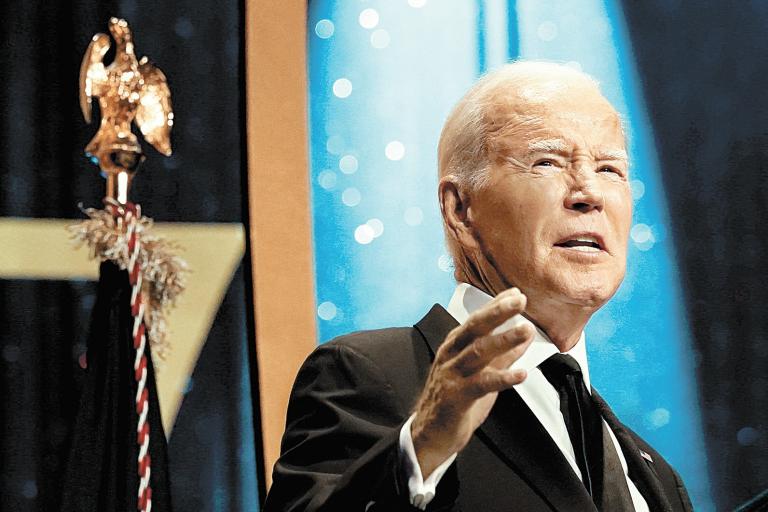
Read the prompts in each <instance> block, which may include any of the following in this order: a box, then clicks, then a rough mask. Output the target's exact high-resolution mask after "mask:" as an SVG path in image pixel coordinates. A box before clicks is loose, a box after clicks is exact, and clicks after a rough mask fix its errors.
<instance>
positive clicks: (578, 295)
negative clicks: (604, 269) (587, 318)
mask: <svg viewBox="0 0 768 512" xmlns="http://www.w3.org/2000/svg"><path fill="white" fill-rule="evenodd" d="M561 283H562V286H561V287H560V290H559V292H560V295H561V296H563V298H564V299H565V302H568V303H570V304H574V305H578V306H581V307H583V308H586V309H592V310H597V309H599V308H600V307H602V306H603V305H604V304H605V303H606V302H608V301H609V300H611V297H613V295H614V294H615V293H616V290H618V288H619V285H620V284H621V279H618V280H617V279H615V278H606V277H604V276H595V275H580V276H578V277H577V278H571V279H568V280H567V281H561Z"/></svg>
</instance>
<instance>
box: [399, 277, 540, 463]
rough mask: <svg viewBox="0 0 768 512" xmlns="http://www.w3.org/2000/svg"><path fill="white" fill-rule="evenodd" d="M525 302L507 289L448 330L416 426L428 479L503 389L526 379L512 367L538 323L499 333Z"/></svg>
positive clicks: (521, 324) (414, 433)
mask: <svg viewBox="0 0 768 512" xmlns="http://www.w3.org/2000/svg"><path fill="white" fill-rule="evenodd" d="M525 305H526V298H525V295H523V294H522V293H521V292H520V290H518V289H517V288H511V289H509V290H505V291H504V292H502V293H500V294H498V295H497V296H496V297H495V298H494V299H493V300H491V301H490V302H489V303H488V304H486V305H485V306H483V307H482V308H481V309H479V310H477V311H475V312H474V313H473V314H472V315H470V316H469V318H468V319H467V321H466V322H465V323H464V324H463V325H460V326H459V327H457V328H455V329H454V330H452V331H451V332H450V333H448V336H447V337H446V340H445V342H444V343H443V344H442V345H441V346H440V349H439V350H438V351H437V354H436V355H435V361H434V363H433V364H432V368H431V369H430V372H429V376H428V377H427V381H426V383H425V385H424V390H423V391H422V393H421V397H420V398H419V400H418V402H417V404H416V410H415V413H416V416H415V418H414V420H413V423H412V424H411V436H412V438H413V445H414V448H415V449H416V457H417V458H418V460H419V466H420V467H421V473H422V475H423V476H424V478H427V477H428V476H429V475H430V474H431V473H432V471H433V470H434V469H435V468H436V467H437V466H439V465H440V464H441V463H442V462H444V461H445V460H446V459H448V457H450V456H451V454H453V453H456V452H459V451H460V450H461V449H462V448H464V446H466V444H467V443H468V442H469V439H470V438H471V437H472V434H473V433H474V431H475V430H476V429H477V427H479V426H480V425H481V424H482V423H483V422H484V421H485V419H486V418H487V417H488V413H489V412H490V411H491V408H492V407H493V404H494V402H495V401H496V397H497V396H498V393H499V392H500V391H503V390H505V389H508V388H510V387H512V386H514V385H515V384H519V383H521V382H522V381H523V380H525V377H526V372H525V370H510V369H509V366H510V365H511V364H512V363H513V362H515V361H516V360H517V359H518V358H519V357H520V356H521V355H522V354H523V353H524V352H525V350H526V349H527V348H528V345H529V344H530V342H531V340H532V339H533V334H534V327H533V325H532V324H531V323H530V322H527V321H523V322H519V323H517V324H516V325H515V326H514V327H512V328H511V329H509V330H505V331H503V332H498V333H497V332H495V330H496V328H497V327H499V326H501V325H502V324H503V323H504V322H505V321H507V320H509V319H510V318H512V317H513V316H515V315H518V314H520V313H522V312H523V311H524V310H525Z"/></svg>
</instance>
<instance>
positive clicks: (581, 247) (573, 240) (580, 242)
mask: <svg viewBox="0 0 768 512" xmlns="http://www.w3.org/2000/svg"><path fill="white" fill-rule="evenodd" d="M555 246H557V247H565V248H568V249H572V250H575V251H580V252H600V251H603V250H605V249H604V247H603V243H602V240H600V238H599V237H597V236H594V235H573V236H570V237H568V238H567V239H565V240H563V241H561V242H557V243H556V244H555Z"/></svg>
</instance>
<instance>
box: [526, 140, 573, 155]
mask: <svg viewBox="0 0 768 512" xmlns="http://www.w3.org/2000/svg"><path fill="white" fill-rule="evenodd" d="M566 151H568V145H567V144H566V143H565V141H564V140H563V139H539V140H534V141H532V142H529V143H528V152H529V153H531V154H533V153H565V152H566Z"/></svg>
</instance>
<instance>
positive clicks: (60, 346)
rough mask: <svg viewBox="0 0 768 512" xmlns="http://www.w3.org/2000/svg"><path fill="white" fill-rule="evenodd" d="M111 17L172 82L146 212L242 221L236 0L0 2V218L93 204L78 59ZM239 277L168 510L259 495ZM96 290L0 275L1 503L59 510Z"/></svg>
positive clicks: (95, 187)
mask: <svg viewBox="0 0 768 512" xmlns="http://www.w3.org/2000/svg"><path fill="white" fill-rule="evenodd" d="M110 16H118V17H124V18H126V19H127V20H128V22H129V23H130V25H131V28H132V30H133V33H134V41H135V44H136V50H137V54H138V56H139V57H141V56H142V55H148V56H149V57H150V58H151V59H152V60H153V61H154V62H155V63H157V65H158V66H159V67H160V68H161V69H162V70H163V71H164V72H165V74H166V76H167V77H168V81H169V84H170V87H171V91H172V94H173V106H174V111H175V120H176V122H175V126H174V132H173V135H172V141H173V145H174V155H173V156H172V157H171V158H164V157H162V156H160V155H159V154H158V153H156V152H155V151H154V150H153V149H152V148H151V147H149V146H148V145H145V146H144V147H145V150H146V154H147V161H146V162H145V163H144V164H143V166H142V168H141V170H140V171H139V175H138V177H137V178H136V180H135V185H134V186H133V188H132V191H131V197H132V199H133V200H135V201H136V202H138V203H140V204H141V205H142V208H143V212H144V213H145V214H147V215H149V216H151V217H153V218H154V219H155V220H156V221H159V222H175V221H184V222H243V213H244V209H243V204H244V203H243V187H242V184H243V183H244V174H243V168H244V167H243V165H244V159H243V157H242V155H243V152H242V148H243V144H242V140H243V129H242V126H243V115H242V112H243V110H242V108H241V106H242V93H243V91H242V83H243V79H242V74H241V69H242V66H241V61H242V54H241V51H242V50H241V48H242V44H241V41H242V29H243V25H242V4H241V2H205V1H202V0H179V1H175V2H150V1H148V0H122V1H118V0H106V1H96V0H75V1H59V2H45V1H43V0H30V1H27V0H11V1H10V2H8V1H5V2H0V70H1V71H0V73H1V75H0V76H1V77H2V80H1V81H0V182H1V183H2V185H0V217H9V216H15V217H35V218H42V217H53V218H68V219H77V218H81V217H82V214H81V213H80V211H79V209H78V203H83V205H84V206H86V207H88V206H96V207H98V206H100V204H101V198H102V196H103V193H104V183H103V180H102V179H101V178H100V177H99V176H98V172H97V169H96V167H95V166H93V165H92V164H91V163H90V162H89V161H88V160H87V159H86V158H85V157H84V156H83V154H82V153H83V148H84V147H85V145H86V144H87V143H88V141H89V140H90V138H91V137H92V136H93V134H94V133H95V131H96V126H95V125H90V126H89V125H86V124H85V122H84V121H83V118H82V114H81V113H80V108H79V105H78V73H79V67H80V61H81V58H82V55H83V52H84V51H85V49H86V47H87V45H88V43H89V41H90V38H91V36H92V35H93V34H95V33H96V32H106V31H107V21H108V19H109V17H110ZM97 119H98V118H97ZM94 265H96V263H94ZM246 279H247V269H244V268H241V269H240V270H238V272H237V273H236V274H235V276H234V278H233V281H232V283H231V285H230V288H229V290H228V292H227V294H226V297H225V299H224V302H223V303H222V306H221V308H220V310H219V312H218V315H217V317H216V320H215V322H214V325H213V327H212V329H211V332H210V333H209V337H208V340H207V342H206V345H205V347H204V348H203V352H202V354H201V357H200V360H199V363H198V365H197V367H196V369H195V371H194V374H193V376H192V379H191V380H190V383H189V385H188V389H187V392H186V395H185V398H184V402H183V404H182V408H181V411H180V413H179V416H178V418H177V422H176V425H175V428H174V431H173V434H172V437H171V439H170V445H169V460H170V474H171V485H172V494H173V497H174V507H175V508H176V510H216V511H219V510H221V511H224V510H226V511H229V510H233V511H236V510H255V509H257V499H258V498H257V488H258V485H259V484H258V483H257V475H256V468H257V466H258V464H257V463H256V458H257V454H255V453H254V446H255V442H254V425H253V421H254V415H253V407H252V399H251V378H250V375H249V364H248V361H249V347H248V327H247V326H248V325H249V318H248V315H249V311H250V308H249V307H248V306H247V293H246V290H247V287H246ZM95 291H96V283H95V282H86V281H40V280H0V311H2V319H3V322H2V324H3V329H2V330H0V350H1V351H2V354H1V356H2V357H0V383H2V384H1V386H2V388H0V392H1V393H2V395H3V400H2V420H0V460H1V461H2V462H1V463H0V468H1V471H2V482H1V483H0V510H2V511H6V510H7V511H9V512H10V511H14V512H16V511H21V512H23V511H52V510H58V503H59V500H60V496H61V490H62V489H61V478H62V474H63V471H64V465H65V464H66V454H67V449H68V445H69V441H70V434H71V424H72V416H73V413H74V408H75V405H76V403H77V391H78V386H79V384H80V380H81V378H82V370H81V368H80V366H79V364H78V360H79V358H80V357H81V355H82V354H83V353H84V352H85V342H86V335H87V330H88V329H87V328H88V319H89V316H90V311H91V309H92V307H93V303H94V299H95ZM257 421H258V420H257ZM256 428H258V424H257V427H256Z"/></svg>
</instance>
